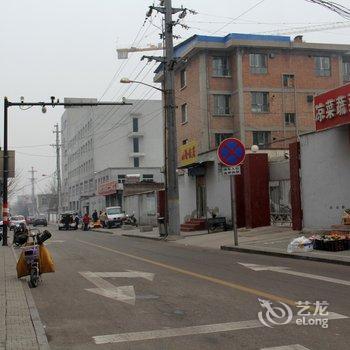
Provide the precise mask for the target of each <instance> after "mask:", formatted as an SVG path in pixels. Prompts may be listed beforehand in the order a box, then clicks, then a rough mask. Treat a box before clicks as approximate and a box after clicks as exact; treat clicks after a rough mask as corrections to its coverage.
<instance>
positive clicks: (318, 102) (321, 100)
mask: <svg viewBox="0 0 350 350" xmlns="http://www.w3.org/2000/svg"><path fill="white" fill-rule="evenodd" d="M314 115H315V122H316V130H317V131H321V130H324V129H329V128H332V127H335V126H339V125H345V124H350V84H347V85H344V86H341V87H339V88H336V89H333V90H329V91H327V92H325V93H323V94H320V95H318V96H316V97H315V101H314Z"/></svg>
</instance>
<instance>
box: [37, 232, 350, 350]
mask: <svg viewBox="0 0 350 350" xmlns="http://www.w3.org/2000/svg"><path fill="white" fill-rule="evenodd" d="M52 232H53V235H54V237H53V238H52V239H51V242H50V244H49V245H48V247H49V249H50V251H51V252H52V254H53V256H54V259H55V263H56V267H57V272H56V273H55V274H48V275H44V276H43V283H42V284H41V285H40V286H39V287H38V288H37V289H32V294H33V297H34V300H35V303H36V305H37V308H38V310H39V314H40V317H41V320H42V322H43V323H44V326H45V329H46V332H47V336H48V340H49V344H50V346H51V348H52V349H101V350H104V349H152V350H153V349H186V350H187V349H203V350H204V349H266V348H268V349H270V348H272V349H273V348H276V349H281V350H287V349H314V350H316V349H317V350H319V349H332V350H333V349H348V348H349V341H350V335H349V330H350V319H349V318H345V317H348V316H350V298H349V285H347V281H350V276H349V267H346V266H340V265H339V266H337V265H331V264H324V263H316V262H308V261H299V260H291V259H283V258H277V257H268V256H259V255H252V254H243V253H233V252H223V251H217V250H205V249H199V248H189V247H184V246H181V245H178V244H176V243H166V242H157V241H148V240H143V239H135V238H127V237H119V236H111V235H108V234H103V233H97V232H83V231H70V232H63V231H55V230H53V231H52ZM240 263H243V264H255V265H265V266H275V267H276V266H279V267H288V268H289V270H288V271H293V272H297V273H304V274H306V275H301V276H296V275H293V274H287V273H283V270H282V272H281V270H278V271H253V270H251V269H250V268H249V267H247V266H243V265H241V264H240ZM255 269H257V267H256V266H255ZM272 270H273V269H272ZM135 271H136V272H135ZM107 272H109V273H110V274H106V273H107ZM103 273H104V274H103ZM315 276H316V279H314V278H315ZM319 276H321V279H320V277H319ZM311 277H313V278H311ZM323 277H329V278H333V279H334V280H323ZM344 281H345V282H344ZM134 291H135V299H134V298H133V297H134V295H133V292H134ZM258 298H260V299H266V300H270V301H271V302H273V303H274V306H279V307H282V308H284V309H286V308H288V306H290V309H291V310H292V312H293V313H294V317H296V316H295V315H296V313H297V309H296V308H295V307H294V305H295V302H296V301H303V302H304V301H310V302H315V301H327V302H329V304H330V306H329V308H328V311H330V312H332V314H331V315H332V317H331V318H333V319H331V320H329V327H328V328H322V327H321V326H320V325H318V326H315V325H313V326H311V325H309V326H298V325H296V324H295V319H293V320H292V321H291V323H289V324H287V325H278V326H276V325H274V324H272V327H271V328H270V327H266V326H263V325H262V324H261V323H260V322H259V320H258V313H259V312H260V311H263V310H264V309H263V308H262V307H261V305H260V304H259V301H258ZM279 301H282V302H284V304H285V305H286V306H282V305H281V304H278V302H279ZM277 313H278V311H277ZM264 315H265V313H263V316H264ZM264 320H266V317H265V316H264ZM283 321H285V319H275V322H279V323H282V322H283ZM306 321H310V319H309V318H307V320H306ZM311 321H312V320H311ZM311 321H310V322H311ZM313 321H315V320H313ZM320 322H321V321H320ZM267 324H268V325H271V324H270V323H267ZM297 344H298V345H297ZM291 345H294V347H291ZM282 346H286V347H285V348H284V347H282Z"/></svg>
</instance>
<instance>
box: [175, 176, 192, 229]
mask: <svg viewBox="0 0 350 350" xmlns="http://www.w3.org/2000/svg"><path fill="white" fill-rule="evenodd" d="M178 179H179V203H180V223H184V222H185V217H186V216H191V214H192V212H193V211H194V210H196V178H195V177H192V176H188V175H187V174H184V175H181V176H179V177H178Z"/></svg>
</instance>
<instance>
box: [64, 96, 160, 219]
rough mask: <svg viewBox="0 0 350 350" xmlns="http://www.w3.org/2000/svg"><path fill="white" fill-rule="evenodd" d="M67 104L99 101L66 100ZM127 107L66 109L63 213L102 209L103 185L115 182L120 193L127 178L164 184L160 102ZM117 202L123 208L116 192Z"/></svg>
mask: <svg viewBox="0 0 350 350" xmlns="http://www.w3.org/2000/svg"><path fill="white" fill-rule="evenodd" d="M65 102H67V103H68V102H78V103H79V102H97V100H96V99H86V98H66V99H65ZM127 102H130V103H132V105H131V106H97V107H68V108H66V109H65V112H64V113H63V115H62V117H61V129H62V164H61V166H62V195H61V198H62V199H61V203H62V209H63V210H76V211H82V212H83V211H84V210H86V209H87V208H88V209H89V210H90V211H91V210H93V209H100V208H95V207H93V206H96V204H98V203H100V204H99V206H104V205H105V204H106V203H105V202H104V200H105V198H102V197H104V196H101V195H100V196H99V186H102V187H103V184H104V183H108V182H110V181H112V182H114V183H115V187H116V191H117V190H118V189H119V190H121V189H122V186H121V185H119V186H118V185H117V183H118V180H119V179H121V178H122V177H123V176H124V177H125V175H127V174H140V175H142V174H143V175H145V176H146V177H145V178H146V179H147V177H148V178H150V177H153V179H154V180H155V181H159V182H161V181H163V177H162V174H161V173H160V170H161V167H162V166H163V163H164V161H163V159H164V157H163V117H162V105H161V101H158V100H128V101H127ZM108 169H113V171H110V170H108ZM142 179H143V177H142V176H141V180H142ZM119 183H121V181H119ZM100 192H101V191H100ZM102 193H103V191H102ZM115 200H117V203H118V199H117V192H116V193H115ZM90 202H91V203H90ZM112 202H113V200H112ZM117 203H112V204H113V205H115V204H117Z"/></svg>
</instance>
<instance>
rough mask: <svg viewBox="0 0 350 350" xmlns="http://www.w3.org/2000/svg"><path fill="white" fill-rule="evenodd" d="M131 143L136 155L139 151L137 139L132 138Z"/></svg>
mask: <svg viewBox="0 0 350 350" xmlns="http://www.w3.org/2000/svg"><path fill="white" fill-rule="evenodd" d="M132 141H133V144H134V153H138V152H139V151H140V148H139V139H138V137H134V138H133V139H132Z"/></svg>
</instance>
